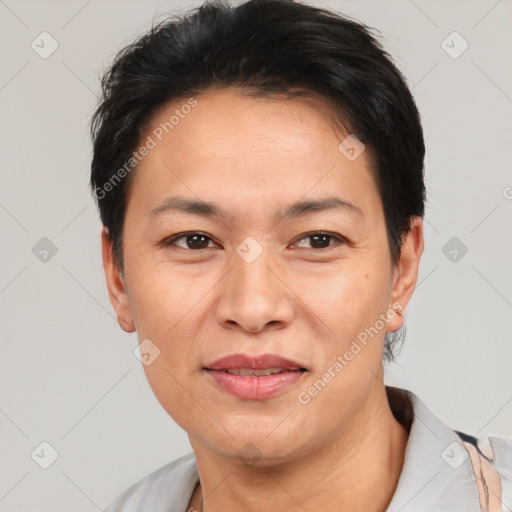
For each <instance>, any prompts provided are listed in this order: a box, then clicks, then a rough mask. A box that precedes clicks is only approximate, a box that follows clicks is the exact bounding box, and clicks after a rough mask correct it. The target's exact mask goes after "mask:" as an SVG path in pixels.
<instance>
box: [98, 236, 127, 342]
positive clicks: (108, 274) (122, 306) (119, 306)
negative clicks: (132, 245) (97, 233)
mask: <svg viewBox="0 0 512 512" xmlns="http://www.w3.org/2000/svg"><path fill="white" fill-rule="evenodd" d="M101 251H102V256H103V269H104V271H105V278H106V280H107V287H108V294H109V297H110V302H111V304H112V307H113V308H114V310H115V312H116V316H117V321H118V323H119V326H120V327H121V329H123V331H126V332H134V331H135V324H134V321H133V316H132V312H131V309H130V301H129V298H128V294H127V292H126V284H125V281H124V277H123V276H122V274H121V272H120V270H119V267H118V266H117V265H116V263H115V262H114V255H113V250H112V241H111V239H110V236H109V232H108V228H106V227H103V229H102V231H101Z"/></svg>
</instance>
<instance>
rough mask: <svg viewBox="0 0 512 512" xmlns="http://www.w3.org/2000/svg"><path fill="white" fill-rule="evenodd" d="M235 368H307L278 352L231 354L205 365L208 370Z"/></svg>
mask: <svg viewBox="0 0 512 512" xmlns="http://www.w3.org/2000/svg"><path fill="white" fill-rule="evenodd" d="M235 368H252V369H254V370H262V369H264V368H282V369H283V370H293V369H296V368H297V369H300V368H304V369H306V370H307V368H306V367H305V366H304V365H302V364H301V363H298V362H297V361H292V360H291V359H287V358H285V357H281V356H279V355H277V354H262V355H259V356H250V355H248V354H231V355H229V356H225V357H221V358H220V359H217V361H214V362H213V363H209V364H207V365H206V366H205V369H206V370H233V369H235Z"/></svg>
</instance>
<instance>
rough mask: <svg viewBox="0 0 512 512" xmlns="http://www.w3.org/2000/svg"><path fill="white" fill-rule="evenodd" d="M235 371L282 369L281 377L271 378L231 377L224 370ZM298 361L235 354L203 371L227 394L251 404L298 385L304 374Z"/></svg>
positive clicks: (272, 356)
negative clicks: (244, 369)
mask: <svg viewBox="0 0 512 512" xmlns="http://www.w3.org/2000/svg"><path fill="white" fill-rule="evenodd" d="M235 368H252V369H260V370H261V369H265V368H282V370H283V371H282V373H276V374H272V375H262V376H259V377H256V376H241V375H231V374H229V373H226V372H225V370H228V369H235ZM303 368H304V367H303V366H302V365H301V364H300V363H297V362H295V361H292V360H290V359H286V358H284V357H281V356H278V355H276V354H263V355H261V356H256V357H251V356H248V355H246V354H233V355H230V356H226V357H223V358H221V359H218V360H217V361H215V362H213V363H210V364H208V365H207V366H206V367H205V368H204V370H206V373H207V374H208V375H210V376H211V377H212V378H213V380H214V381H215V382H216V383H217V384H218V385H219V386H220V387H221V388H222V389H223V390H224V391H227V392H228V393H230V394H232V395H235V396H238V397H240V398H245V399H248V400H263V399H265V398H271V397H273V396H276V395H278V394H279V393H280V392H282V391H283V390H284V389H286V388H288V387H289V386H291V385H293V384H295V383H296V382H297V381H298V380H299V379H300V378H301V377H302V376H303V374H304V373H307V372H305V371H300V369H303Z"/></svg>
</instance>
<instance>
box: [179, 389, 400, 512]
mask: <svg viewBox="0 0 512 512" xmlns="http://www.w3.org/2000/svg"><path fill="white" fill-rule="evenodd" d="M375 391H376V392H375V393H372V394H371V395H370V397H369V400H368V403H366V404H365V406H364V407H363V408H362V409H361V411H360V413H359V414H358V417H357V418H355V419H354V421H353V422H352V424H351V427H350V428H349V429H347V430H346V431H345V432H343V433H342V435H340V436H339V438H337V439H336V440H335V442H334V443H332V441H331V442H329V443H328V444H325V445H321V446H319V447H318V449H316V450H314V451H313V453H310V454H308V456H307V457H303V458H302V459H300V460H297V459H296V460H293V461H287V462H284V463H282V464H280V465H278V466H263V465H261V466H259V465H255V466H252V467H248V466H245V465H244V464H243V463H242V462H241V461H239V460H238V459H237V458H234V459H235V460H231V459H225V458H220V457H219V456H218V454H215V453H212V451H211V450H208V449H207V448H206V447H204V446H202V445H200V444H197V443H194V440H192V439H191V443H192V446H193V448H194V452H195V454H196V460H197V466H198V471H199V475H200V485H198V487H197V488H196V492H195V493H194V495H193V497H192V499H191V501H190V504H189V507H190V508H192V509H195V510H196V511H198V512H201V511H204V512H217V511H221V510H222V511H223V510H230V511H232V512H242V511H244V512H253V511H254V512H256V511H260V510H262V509H263V510H266V509H271V508H273V509H275V508H277V509H281V510H290V511H295V510H296V511H297V512H299V511H300V512H303V511H304V510H307V511H308V512H315V511H322V512H331V511H332V512H334V511H339V510H344V511H346V512H352V511H353V512H355V511H358V512H359V511H360V510H365V511H367V512H372V511H373V512H383V511H385V510H386V508H387V506H388V505H389V503H390V501H391V498H392V497H393V494H394V492H395V489H396V486H397V483H398V479H399V477H400V473H401V471H402V467H403V460H404V454H405V448H406V445H407V440H408V432H407V430H406V429H405V428H404V427H403V426H402V425H401V424H400V423H398V422H397V421H396V419H395V418H394V416H393V414H392V412H391V410H390V409H389V405H388V401H387V396H386V391H385V388H384V386H383V385H382V386H380V388H378V389H376V390H375ZM232 459H233V458H232ZM205 497H206V498H205ZM187 510H189V509H187Z"/></svg>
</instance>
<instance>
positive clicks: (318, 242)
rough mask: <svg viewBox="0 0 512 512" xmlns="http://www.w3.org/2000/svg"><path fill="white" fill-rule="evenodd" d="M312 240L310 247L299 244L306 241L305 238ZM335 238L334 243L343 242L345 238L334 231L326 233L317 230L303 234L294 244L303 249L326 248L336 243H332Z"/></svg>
mask: <svg viewBox="0 0 512 512" xmlns="http://www.w3.org/2000/svg"><path fill="white" fill-rule="evenodd" d="M308 239H309V240H310V242H309V243H310V247H301V246H300V245H299V244H301V243H302V242H304V241H305V240H308ZM332 240H334V243H335V242H343V238H342V237H340V236H338V235H334V234H332V233H324V232H317V233H309V234H307V235H305V236H303V237H302V238H301V239H300V240H299V241H298V243H297V244H293V246H294V247H295V246H297V247H299V248H301V249H303V248H305V249H310V248H311V249H326V248H327V247H330V246H332V245H334V244H333V243H331V241H332Z"/></svg>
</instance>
